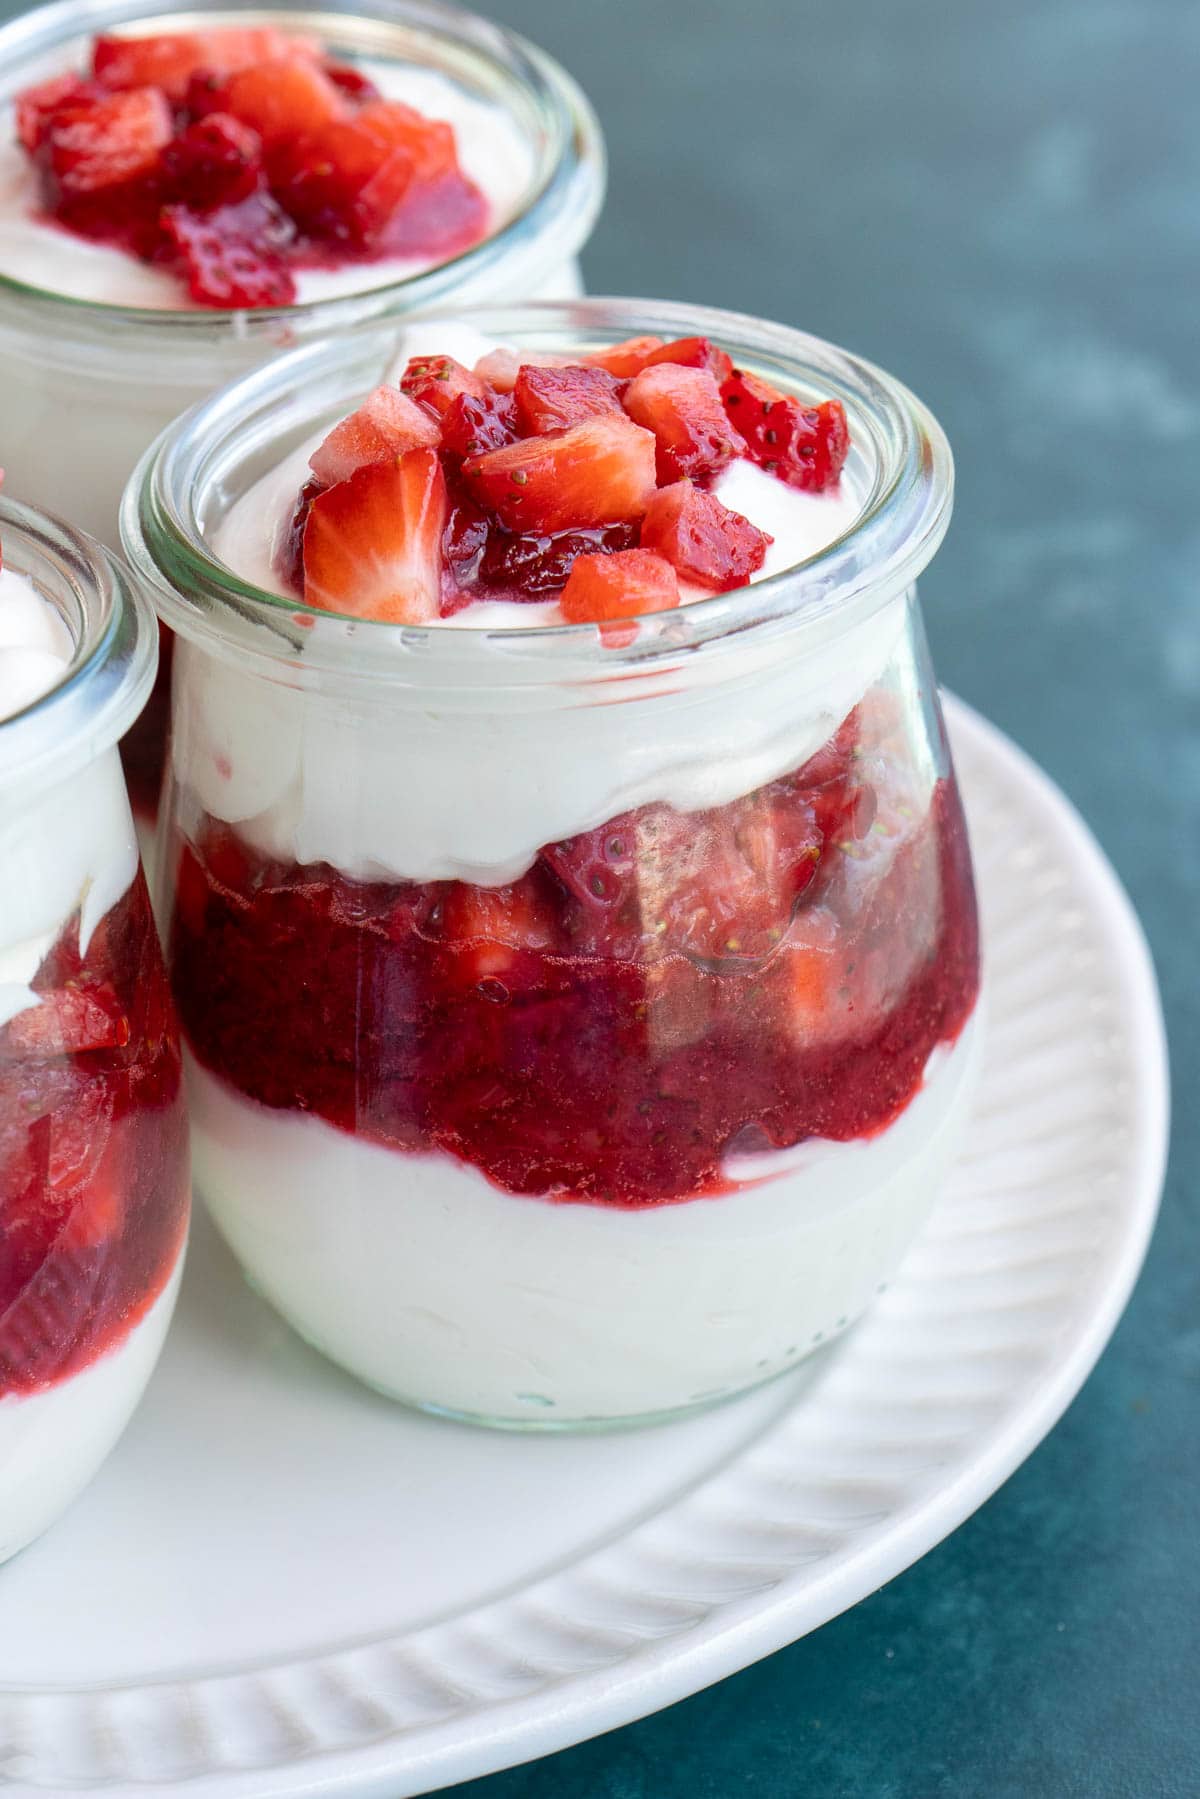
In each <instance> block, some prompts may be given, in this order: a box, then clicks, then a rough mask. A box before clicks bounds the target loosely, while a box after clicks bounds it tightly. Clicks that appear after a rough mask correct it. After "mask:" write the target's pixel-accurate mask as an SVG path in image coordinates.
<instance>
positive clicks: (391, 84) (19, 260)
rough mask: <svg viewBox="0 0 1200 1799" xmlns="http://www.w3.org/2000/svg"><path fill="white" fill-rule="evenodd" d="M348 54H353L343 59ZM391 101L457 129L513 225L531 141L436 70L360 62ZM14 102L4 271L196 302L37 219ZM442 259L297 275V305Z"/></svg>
mask: <svg viewBox="0 0 1200 1799" xmlns="http://www.w3.org/2000/svg"><path fill="white" fill-rule="evenodd" d="M86 45H87V40H81V42H80V44H79V45H77V46H76V47H75V48H74V49H73V50H72V51H70V52H68V53H66V54H64V56H63V59H62V63H61V69H62V70H68V69H76V68H79V67H81V66H83V63H84V62H85V61H86V56H87V48H86ZM347 60H349V59H347ZM354 67H355V68H357V69H359V70H360V71H361V72H362V73H363V74H364V75H367V76H369V77H370V79H371V80H372V81H373V82H374V83H375V85H376V87H378V88H379V90H380V92H381V93H382V94H383V95H384V96H385V98H387V99H389V100H403V101H404V102H405V103H406V104H407V105H409V106H415V107H416V108H417V110H418V111H419V112H422V113H424V114H425V115H426V117H428V118H431V119H441V120H445V121H446V122H447V123H448V124H450V125H452V126H453V127H454V131H455V135H456V138H457V140H458V157H459V163H460V164H461V166H462V169H463V171H464V173H465V174H467V175H469V176H470V177H471V179H472V180H473V181H474V182H475V183H476V184H477V185H478V187H479V188H480V189H481V190H482V192H483V193H484V194H485V195H486V197H487V200H488V202H489V206H490V208H491V229H492V230H498V229H499V228H500V227H501V226H502V225H505V224H507V222H508V221H509V219H511V218H512V217H513V215H514V214H515V213H516V212H517V211H518V210H519V208H520V205H521V202H522V200H523V198H524V195H525V194H526V192H527V190H528V187H529V183H530V180H531V179H532V176H533V154H532V150H531V147H530V145H529V143H528V142H527V140H526V139H525V138H524V136H523V135H522V134H521V132H520V131H519V130H518V128H517V125H516V123H515V121H514V120H513V119H512V118H511V117H510V116H509V115H508V114H507V113H506V112H504V111H503V110H502V109H501V108H500V107H498V106H493V105H490V104H489V103H488V102H487V101H485V100H481V99H478V98H476V97H475V96H473V95H472V94H470V93H468V92H467V90H466V89H465V88H462V87H459V86H458V85H457V84H456V83H455V82H453V81H451V80H450V79H449V77H447V76H445V75H441V74H439V73H438V72H437V71H436V70H433V69H422V68H417V67H416V66H414V65H411V64H402V63H394V62H389V61H386V60H383V59H381V58H364V59H362V60H356V61H355V62H354ZM15 133H16V126H15V121H14V113H13V108H12V107H11V106H8V107H4V108H3V109H0V275H8V276H11V277H13V278H14V279H15V280H18V281H23V282H25V283H26V284H27V285H28V286H30V287H40V288H44V289H46V290H47V291H48V292H50V293H55V294H64V295H66V296H68V297H69V298H71V299H77V300H93V301H99V302H102V303H103V304H105V305H108V306H139V307H150V308H153V309H155V310H158V311H184V310H190V309H191V308H192V302H191V301H190V300H189V299H188V297H187V294H186V291H185V290H184V287H183V285H182V283H181V282H180V281H179V280H178V278H177V277H176V276H174V275H172V274H170V273H169V272H168V271H166V270H164V269H159V268H152V267H150V266H149V265H148V264H145V263H141V262H138V261H137V259H136V258H135V257H133V256H130V255H128V254H127V253H126V252H125V251H123V250H118V249H114V248H113V247H111V246H109V245H106V244H94V243H89V242H88V241H87V240H86V239H85V238H81V237H77V236H75V234H74V233H72V232H69V231H66V230H64V229H63V228H62V227H61V226H59V225H56V224H54V223H53V222H52V221H47V220H45V219H43V218H41V217H39V198H38V183H37V177H36V174H35V172H34V170H33V168H32V165H31V164H30V161H29V158H28V157H27V156H26V154H25V152H24V151H23V150H22V149H21V147H20V146H19V144H18V143H17V142H16V138H15ZM437 260H438V259H437V258H436V257H424V258H422V257H393V258H391V259H389V260H386V261H382V262H369V263H362V262H359V263H350V264H347V265H346V267H345V268H340V269H306V270H300V271H297V273H296V299H297V302H298V303H304V302H306V301H311V300H328V299H333V298H335V297H337V296H339V295H344V294H357V293H365V292H367V291H369V290H370V289H371V288H375V287H386V286H389V285H390V284H391V283H392V282H394V281H402V280H405V279H407V278H408V277H409V276H412V275H417V274H421V273H422V272H423V271H424V270H425V269H428V268H430V267H432V266H433V265H434V264H435V263H436V262H437Z"/></svg>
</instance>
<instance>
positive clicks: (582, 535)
mask: <svg viewBox="0 0 1200 1799" xmlns="http://www.w3.org/2000/svg"><path fill="white" fill-rule="evenodd" d="M637 536H638V528H637V526H636V525H635V524H626V525H606V526H603V527H601V528H599V529H595V530H591V531H547V532H544V533H542V534H541V535H534V534H527V535H523V536H520V537H513V536H511V535H510V534H509V533H508V532H506V531H493V532H491V533H490V534H489V536H488V539H487V545H486V548H485V549H484V552H483V556H482V558H481V560H480V563H479V579H480V581H481V582H482V583H483V584H484V585H485V586H486V587H489V588H492V589H496V590H500V591H503V592H504V593H506V594H508V595H509V596H510V597H512V598H513V599H518V600H543V599H545V598H546V597H547V596H548V595H549V594H553V593H557V592H558V591H559V589H560V588H561V587H562V586H563V585H564V583H565V582H566V580H567V577H568V576H569V575H570V573H571V569H572V568H573V567H574V564H575V561H576V558H577V557H579V556H603V555H611V554H613V552H614V551H617V550H632V549H634V548H635V547H636V545H637Z"/></svg>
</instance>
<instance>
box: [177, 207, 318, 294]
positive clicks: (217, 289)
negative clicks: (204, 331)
mask: <svg viewBox="0 0 1200 1799" xmlns="http://www.w3.org/2000/svg"><path fill="white" fill-rule="evenodd" d="M162 224H163V228H164V230H165V232H166V234H167V237H168V240H169V242H170V245H171V247H172V250H173V252H174V254H175V256H176V258H177V260H178V262H179V265H180V268H181V270H182V272H183V274H184V275H185V277H186V279H187V286H188V293H189V294H190V295H191V297H192V299H193V300H195V301H197V303H198V304H199V305H201V306H222V307H260V306H290V305H291V304H292V302H293V301H294V300H295V298H296V283H295V280H294V279H293V277H292V275H291V274H290V273H289V271H288V269H287V268H286V267H285V265H284V262H283V260H282V258H283V256H284V254H285V252H286V250H287V248H288V245H289V244H290V242H291V240H292V237H293V235H294V233H293V228H292V225H291V221H290V220H289V219H288V218H287V217H286V216H285V215H284V214H283V213H282V212H280V210H279V208H278V207H277V206H276V204H275V202H274V201H273V200H272V199H271V197H270V195H269V194H257V193H256V194H251V196H250V198H249V199H248V200H243V201H241V202H240V204H239V205H237V206H219V207H217V209H216V210H215V211H214V212H206V213H196V212H193V211H192V210H191V209H190V208H189V207H187V206H166V207H164V208H163V212H162Z"/></svg>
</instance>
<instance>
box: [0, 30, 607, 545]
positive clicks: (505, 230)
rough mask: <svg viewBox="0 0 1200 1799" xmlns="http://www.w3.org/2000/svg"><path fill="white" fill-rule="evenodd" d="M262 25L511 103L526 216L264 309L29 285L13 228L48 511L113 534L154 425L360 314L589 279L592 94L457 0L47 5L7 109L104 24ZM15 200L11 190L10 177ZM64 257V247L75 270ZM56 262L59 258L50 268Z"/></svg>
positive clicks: (13, 35)
mask: <svg viewBox="0 0 1200 1799" xmlns="http://www.w3.org/2000/svg"><path fill="white" fill-rule="evenodd" d="M247 18H250V20H251V22H252V23H254V24H255V25H267V24H273V25H277V26H278V27H279V28H280V29H282V30H285V31H286V30H295V31H297V32H302V33H303V32H308V33H315V34H316V35H318V36H320V37H321V38H322V40H323V41H325V42H326V43H327V44H328V46H329V48H330V53H331V54H332V55H334V56H335V57H338V58H343V59H345V60H348V61H351V62H361V61H363V60H364V59H372V60H378V61H379V62H380V63H382V64H385V65H386V64H388V63H393V64H403V65H406V66H413V67H415V68H417V69H419V70H422V71H431V72H433V73H435V74H439V75H442V76H445V77H446V78H447V79H448V80H449V81H451V82H452V83H454V85H455V86H456V87H457V88H459V89H460V90H462V91H463V92H465V93H466V94H467V95H468V96H470V97H471V98H473V99H475V100H477V101H482V102H485V103H487V104H488V105H489V106H492V107H495V108H497V109H498V110H499V111H500V113H501V114H502V115H503V116H504V117H505V118H506V119H507V120H508V121H510V122H511V124H512V126H513V127H514V128H515V130H516V132H517V133H519V135H520V137H521V138H522V139H523V140H525V141H527V143H528V147H529V160H528V180H527V183H526V186H525V190H524V192H523V193H522V194H521V196H520V198H519V199H518V200H517V201H516V203H515V205H514V208H513V211H512V214H511V216H510V217H508V218H507V219H506V220H505V222H504V223H503V224H502V225H501V226H500V228H499V229H498V230H496V231H495V232H493V233H492V235H491V236H489V237H487V238H486V239H484V241H483V242H482V243H479V244H477V245H475V246H474V247H473V248H471V249H469V250H467V251H466V252H464V253H463V254H462V255H460V256H456V257H454V258H453V259H452V260H450V261H448V262H445V263H443V264H441V265H440V266H438V267H434V268H431V269H429V270H427V271H425V272H424V273H420V274H416V275H412V276H409V277H408V278H406V279H404V280H401V281H392V282H391V283H390V285H385V286H378V285H375V286H373V285H372V280H373V279H374V280H375V281H378V278H379V277H378V273H376V274H375V276H374V277H373V276H372V269H371V266H370V265H369V264H366V265H363V267H362V269H361V278H362V279H361V286H360V288H359V289H358V291H355V292H352V293H348V294H344V295H341V296H340V297H334V298H328V299H320V300H314V301H309V302H307V303H304V304H298V305H293V306H284V307H279V308H274V309H264V310H261V311H250V312H245V311H242V312H229V311H218V310H209V309H206V308H201V307H197V306H193V305H191V304H188V303H183V302H181V304H180V306H179V307H178V309H166V310H164V309H161V308H155V307H144V306H125V305H114V304H107V303H105V302H104V300H103V299H102V298H101V297H100V296H99V295H97V296H96V297H95V298H89V299H81V298H67V297H64V294H63V293H62V292H61V291H53V290H50V289H47V288H46V287H44V286H38V285H32V284H30V283H29V282H28V281H25V280H21V279H17V278H16V276H15V275H14V272H13V270H12V268H11V266H9V265H8V263H6V260H5V257H6V254H7V255H8V256H9V257H10V258H11V255H12V252H11V251H9V252H6V251H5V248H4V238H3V233H2V231H0V390H2V391H3V393H4V456H5V462H6V464H7V466H8V467H9V469H10V470H11V471H12V476H11V479H10V487H9V491H10V492H12V493H14V494H16V496H17V497H18V498H20V499H23V500H26V501H28V502H30V503H32V504H34V505H37V506H44V507H47V508H53V507H55V506H56V505H59V504H61V503H62V497H63V495H67V496H68V498H69V502H70V510H71V516H72V518H73V519H75V520H76V521H77V523H78V524H79V525H80V526H81V528H82V529H84V530H86V531H90V532H91V533H92V534H93V535H94V536H96V537H99V538H100V539H101V540H102V541H104V542H107V543H111V544H114V545H115V544H116V542H117V510H118V506H119V504H120V498H121V491H122V488H123V487H124V485H125V482H126V480H127V479H128V477H129V475H130V473H131V471H132V469H133V466H134V464H135V462H136V461H137V459H138V457H139V456H140V455H141V454H142V451H143V450H144V449H145V448H146V446H147V445H148V444H149V443H150V442H151V441H152V440H153V438H154V437H156V436H157V434H158V433H159V432H160V431H161V430H162V429H163V428H164V426H166V425H167V424H169V423H170V421H171V420H172V419H173V418H176V417H177V416H178V415H179V413H181V412H183V411H185V410H186V408H187V407H189V406H191V405H192V404H193V403H194V402H195V401H196V400H199V399H201V398H202V397H203V396H204V395H205V394H207V393H211V392H212V391H213V389H214V388H215V387H218V386H219V385H221V383H223V382H226V381H230V380H232V379H233V378H234V376H236V375H238V374H240V373H242V372H243V371H244V370H246V369H249V368H251V367H252V366H253V365H254V364H256V363H259V362H262V361H264V360H265V359H266V358H268V357H270V356H273V355H275V354H276V353H277V352H278V351H279V350H281V349H285V348H287V347H289V346H292V345H296V344H302V343H305V342H309V341H312V340H314V339H317V338H327V337H333V336H337V335H340V334H341V333H342V332H343V331H344V330H345V329H346V327H347V326H349V325H351V324H353V323H354V322H355V321H358V320H362V319H369V318H373V317H378V316H379V315H381V314H384V313H389V314H391V313H397V312H415V311H417V310H420V309H426V308H429V307H430V306H433V305H439V304H442V303H446V302H449V303H457V302H458V301H459V300H460V299H462V300H475V301H480V300H487V299H492V298H498V299H509V298H513V297H515V296H526V295H539V294H543V293H544V294H546V295H553V294H572V293H576V292H578V291H579V274H578V265H577V263H576V261H575V258H576V256H577V253H578V251H579V250H580V248H581V247H582V245H583V244H584V243H585V242H586V240H587V237H588V235H589V233H590V231H591V228H592V225H593V223H594V222H595V218H596V214H597V212H598V211H599V208H600V203H601V200H602V198H603V193H604V149H603V140H602V138H601V135H600V129H599V126H598V124H597V122H596V119H595V116H594V114H593V112H592V110H591V108H590V106H589V105H588V102H587V100H586V99H585V98H584V96H583V95H582V93H581V92H580V91H579V89H578V88H577V87H576V85H575V83H574V82H573V81H572V80H571V78H570V77H569V76H568V75H567V74H566V73H565V72H564V71H563V70H562V69H560V68H559V67H558V65H557V64H556V63H555V62H553V61H552V60H551V59H550V58H549V57H548V56H546V55H544V54H543V53H542V52H541V51H540V50H537V49H535V48H534V47H533V46H532V45H529V44H527V43H525V42H524V41H523V40H522V39H521V38H518V37H516V36H515V35H514V34H512V33H510V32H507V31H505V30H503V29H502V28H501V27H500V26H498V25H493V24H491V23H490V22H488V21H487V20H485V19H482V18H479V17H477V16H476V15H475V14H473V13H470V12H466V11H460V10H459V9H458V8H457V7H448V6H441V5H437V4H425V3H424V0H361V3H360V4H356V5H355V6H354V8H353V9H352V10H343V9H341V8H339V7H337V6H331V5H328V4H325V3H324V0H294V3H293V4H291V5H288V6H285V7H282V6H281V7H275V6H266V7H264V6H262V5H261V4H257V3H256V0H244V3H243V4H239V0H219V3H214V0H198V3H197V4H190V5H189V6H188V7H187V8H186V9H185V10H184V11H183V12H181V13H180V14H178V15H175V14H172V13H170V12H169V11H168V12H164V10H163V7H162V5H161V0H97V3H96V4H94V5H89V7H88V9H87V13H86V17H82V16H81V14H80V10H79V8H78V6H76V5H75V4H74V3H73V0H56V4H53V5H50V6H41V7H37V8H36V9H35V10H34V11H32V12H28V13H23V14H22V15H21V16H20V17H19V18H16V19H13V20H11V21H10V22H9V23H8V24H6V25H4V26H3V27H0V121H2V122H3V124H2V126H0V128H2V129H3V130H4V132H5V137H6V141H11V140H12V135H13V123H12V114H11V103H12V101H13V98H14V96H15V95H16V94H18V93H19V92H20V91H21V90H22V89H24V88H26V87H29V86H30V85H31V84H33V83H34V82H38V81H43V80H46V79H48V78H49V77H51V76H53V75H57V74H60V73H62V72H63V71H64V70H67V69H76V68H79V67H81V66H83V64H84V62H85V59H86V56H87V51H88V46H89V44H90V41H91V39H92V37H93V36H94V35H96V34H97V33H100V32H106V31H118V32H137V31H138V30H144V31H146V32H151V33H153V32H161V31H169V30H171V29H172V28H173V27H176V28H178V27H182V28H183V29H195V27H196V26H197V25H202V26H204V27H206V28H213V27H219V26H222V25H236V24H237V23H239V22H240V21H245V20H246V19H247ZM0 203H2V189H0ZM67 254H68V251H67V245H66V242H65V241H64V243H63V245H62V247H61V250H56V263H57V267H58V268H59V269H61V267H62V266H63V259H64V258H66V256H67ZM50 266H51V267H54V266H55V265H54V264H51V265H50Z"/></svg>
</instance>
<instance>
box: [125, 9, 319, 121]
mask: <svg viewBox="0 0 1200 1799" xmlns="http://www.w3.org/2000/svg"><path fill="white" fill-rule="evenodd" d="M319 54H320V52H319V48H318V46H317V44H316V41H315V40H314V39H312V38H304V37H289V36H287V34H286V33H284V32H282V31H276V30H274V29H273V28H271V27H270V26H264V27H261V28H253V27H251V28H249V29H246V30H243V29H241V28H239V27H230V28H229V29H228V30H219V31H196V32H167V33H163V34H161V35H159V36H155V37H110V36H107V35H101V36H100V37H98V38H97V39H96V40H95V43H94V44H93V46H92V72H93V74H94V75H95V77H96V80H97V81H99V82H102V83H103V85H104V86H105V87H106V88H109V89H114V90H115V89H123V88H132V87H157V88H161V89H162V91H163V93H164V94H165V95H166V96H167V99H168V100H170V101H172V102H173V103H174V104H176V105H179V104H180V103H182V101H183V100H184V99H185V98H186V97H187V92H188V84H189V82H190V81H191V78H192V76H193V75H195V74H198V73H199V72H200V71H201V70H209V71H211V72H212V73H213V74H214V75H232V74H233V73H234V72H235V71H236V70H238V69H249V68H253V67H254V66H255V65H256V64H258V63H265V62H273V61H277V60H279V59H282V58H288V57H302V58H308V59H312V58H315V57H316V56H318V55H319Z"/></svg>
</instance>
